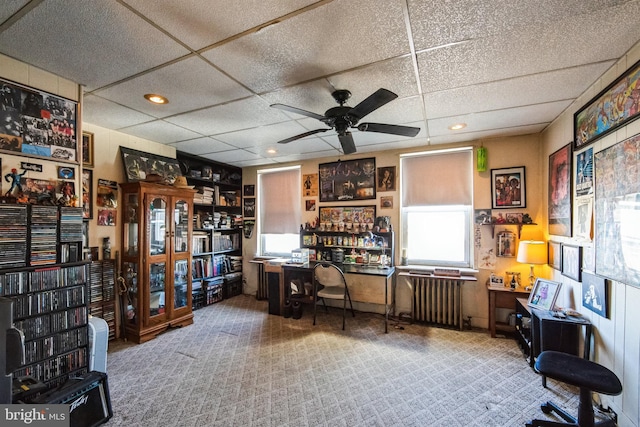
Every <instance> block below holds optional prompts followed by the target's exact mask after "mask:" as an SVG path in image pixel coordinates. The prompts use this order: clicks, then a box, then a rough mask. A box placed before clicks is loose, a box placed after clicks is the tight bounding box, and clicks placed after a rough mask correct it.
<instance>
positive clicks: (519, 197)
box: [491, 166, 527, 209]
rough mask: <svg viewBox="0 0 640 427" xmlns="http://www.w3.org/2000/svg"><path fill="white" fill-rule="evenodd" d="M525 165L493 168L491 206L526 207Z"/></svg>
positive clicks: (493, 207)
mask: <svg viewBox="0 0 640 427" xmlns="http://www.w3.org/2000/svg"><path fill="white" fill-rule="evenodd" d="M526 200H527V197H526V180H525V175H524V166H519V167H515V168H508V169H491V208H492V209H512V208H524V207H526V206H527V203H526Z"/></svg>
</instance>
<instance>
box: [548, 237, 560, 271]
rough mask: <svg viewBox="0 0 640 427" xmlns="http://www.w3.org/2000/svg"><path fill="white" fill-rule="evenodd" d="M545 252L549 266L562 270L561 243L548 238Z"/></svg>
mask: <svg viewBox="0 0 640 427" xmlns="http://www.w3.org/2000/svg"><path fill="white" fill-rule="evenodd" d="M547 254H548V257H549V266H550V267H551V268H553V269H554V270H558V271H562V244H560V243H559V242H554V241H551V240H549V247H548V251H547Z"/></svg>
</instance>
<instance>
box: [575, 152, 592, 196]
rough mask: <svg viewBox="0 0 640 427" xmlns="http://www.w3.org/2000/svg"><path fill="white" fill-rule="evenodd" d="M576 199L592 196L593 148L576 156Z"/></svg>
mask: <svg viewBox="0 0 640 427" xmlns="http://www.w3.org/2000/svg"><path fill="white" fill-rule="evenodd" d="M575 179H576V185H575V187H576V197H580V196H587V195H593V147H589V148H587V149H586V150H584V151H582V152H580V153H577V155H576V172H575Z"/></svg>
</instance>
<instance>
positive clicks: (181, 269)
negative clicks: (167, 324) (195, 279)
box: [173, 259, 189, 308]
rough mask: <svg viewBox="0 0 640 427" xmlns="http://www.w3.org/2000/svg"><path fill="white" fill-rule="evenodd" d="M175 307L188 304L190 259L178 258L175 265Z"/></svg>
mask: <svg viewBox="0 0 640 427" xmlns="http://www.w3.org/2000/svg"><path fill="white" fill-rule="evenodd" d="M173 273H174V276H175V277H174V281H173V308H181V307H186V306H187V292H188V290H189V287H188V277H187V274H189V264H188V260H186V259H183V260H178V261H176V262H175V265H174V267H173Z"/></svg>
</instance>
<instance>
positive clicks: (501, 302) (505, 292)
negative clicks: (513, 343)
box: [487, 285, 529, 338]
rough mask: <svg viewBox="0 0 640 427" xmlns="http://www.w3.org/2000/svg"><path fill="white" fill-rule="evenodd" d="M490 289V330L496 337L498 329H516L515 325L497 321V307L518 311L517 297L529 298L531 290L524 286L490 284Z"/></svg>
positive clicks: (493, 336)
mask: <svg viewBox="0 0 640 427" xmlns="http://www.w3.org/2000/svg"><path fill="white" fill-rule="evenodd" d="M487 290H488V291H489V330H490V331H491V338H495V337H496V329H499V330H502V331H515V326H510V325H509V324H507V323H505V322H497V321H496V308H508V309H510V310H511V311H513V312H515V311H516V299H517V298H529V291H525V290H524V288H520V287H519V288H516V289H511V288H505V287H504V286H488V285H487Z"/></svg>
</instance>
